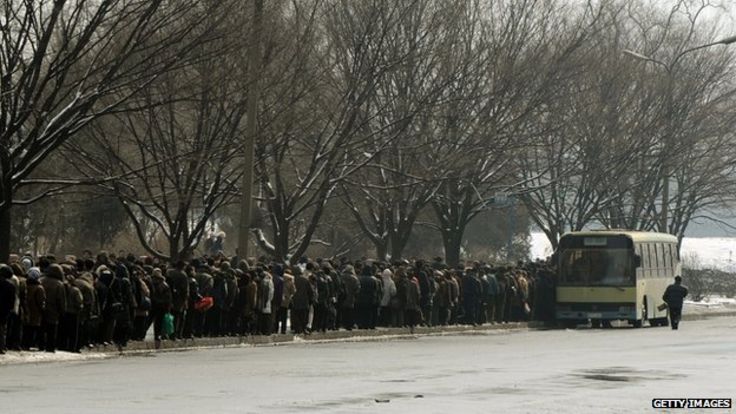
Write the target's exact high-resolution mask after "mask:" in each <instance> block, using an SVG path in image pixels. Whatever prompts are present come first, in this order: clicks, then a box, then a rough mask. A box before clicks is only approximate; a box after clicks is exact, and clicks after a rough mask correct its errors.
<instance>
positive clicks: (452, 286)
mask: <svg viewBox="0 0 736 414" xmlns="http://www.w3.org/2000/svg"><path fill="white" fill-rule="evenodd" d="M447 287H448V292H449V294H450V306H455V305H456V304H457V303H458V301H459V300H460V286H459V285H458V283H457V280H456V279H455V278H454V277H451V278H449V279H448V280H447Z"/></svg>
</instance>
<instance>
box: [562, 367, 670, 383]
mask: <svg viewBox="0 0 736 414" xmlns="http://www.w3.org/2000/svg"><path fill="white" fill-rule="evenodd" d="M572 376H574V377H576V378H584V379H588V380H594V381H603V382H640V381H659V380H670V379H675V378H679V377H681V376H679V375H675V374H672V373H669V372H667V371H662V370H653V369H650V370H638V369H635V368H628V367H609V368H596V369H587V370H581V371H578V372H576V373H573V374H572Z"/></svg>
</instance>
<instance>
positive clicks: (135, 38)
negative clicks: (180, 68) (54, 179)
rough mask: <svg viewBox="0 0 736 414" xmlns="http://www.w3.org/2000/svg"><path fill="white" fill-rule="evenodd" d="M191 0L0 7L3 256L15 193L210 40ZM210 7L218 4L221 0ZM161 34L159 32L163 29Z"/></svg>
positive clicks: (205, 9) (16, 2) (11, 2)
mask: <svg viewBox="0 0 736 414" xmlns="http://www.w3.org/2000/svg"><path fill="white" fill-rule="evenodd" d="M212 6H214V5H210V6H207V5H205V4H203V2H200V1H196V0H183V1H177V2H166V1H163V0H132V1H120V0H99V1H95V2H88V1H79V0H75V1H71V0H70V1H66V0H57V1H53V2H52V1H23V0H6V1H3V2H2V6H0V39H1V40H0V73H1V75H0V259H4V258H7V256H8V253H9V247H10V246H9V239H10V231H11V229H10V222H11V221H10V212H11V205H12V204H13V203H30V202H33V201H35V200H37V199H40V198H42V197H44V196H45V195H47V194H49V193H51V192H53V191H52V190H45V191H43V192H42V193H41V194H38V195H35V196H31V197H29V198H28V199H26V200H18V199H15V198H14V194H15V193H16V191H17V190H18V189H19V188H20V187H23V186H26V185H32V184H34V183H35V182H34V181H33V180H27V178H28V177H29V175H30V174H31V173H32V172H33V171H34V170H35V169H36V168H37V167H38V166H39V165H40V164H41V163H42V162H43V161H44V160H45V159H46V158H47V157H48V155H49V154H51V153H53V152H54V151H55V150H56V149H57V148H58V147H59V146H60V145H62V144H63V143H64V142H65V141H66V140H68V139H69V138H70V137H72V136H74V134H76V133H78V132H79V131H80V130H81V129H82V128H84V127H85V126H87V125H88V124H89V123H90V122H92V121H93V120H95V119H97V118H99V117H101V116H103V115H106V114H109V113H112V112H115V111H121V110H124V108H125V107H126V105H127V104H129V103H130V102H131V99H132V97H134V96H135V94H136V93H137V92H138V91H139V90H142V89H145V88H146V87H147V85H148V84H149V83H150V82H151V81H152V80H154V79H155V78H156V77H157V76H159V74H161V73H162V72H165V71H167V70H169V69H171V68H172V67H174V66H176V65H180V64H182V62H184V61H186V59H185V58H186V56H187V53H188V52H189V50H190V49H191V47H192V45H193V44H198V43H202V42H203V41H206V39H209V37H210V34H211V33H210V31H208V30H207V29H206V27H205V25H204V23H205V21H206V20H207V19H206V16H207V15H208V13H210V12H211V7H212ZM216 7H223V6H222V5H221V4H218V5H216ZM162 33H165V35H162Z"/></svg>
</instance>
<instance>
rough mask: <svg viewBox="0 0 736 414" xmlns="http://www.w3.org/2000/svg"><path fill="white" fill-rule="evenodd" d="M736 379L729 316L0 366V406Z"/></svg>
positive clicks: (706, 392)
mask: <svg viewBox="0 0 736 414" xmlns="http://www.w3.org/2000/svg"><path fill="white" fill-rule="evenodd" d="M735 391H736V318H714V319H710V320H702V321H686V322H683V325H682V327H681V329H680V330H679V331H671V330H670V329H669V328H645V329H629V328H622V329H609V330H592V329H580V330H575V331H570V330H567V331H565V330H554V331H521V332H518V331H517V332H510V333H509V332H493V331H491V332H487V333H484V334H482V335H466V336H446V337H422V338H418V339H415V340H395V341H384V342H361V343H330V344H293V345H287V346H277V347H257V348H231V349H216V350H195V351H187V352H176V353H161V354H155V355H153V354H149V355H148V356H132V357H122V358H114V359H108V360H97V361H87V362H74V363H46V364H27V365H9V366H0V407H2V408H0V411H1V412H2V413H29V412H32V413H44V412H49V413H51V412H55V413H58V412H69V413H76V414H82V413H143V412H161V413H164V412H179V413H243V412H252V413H275V412H345V413H352V412H380V413H386V412H436V413H448V412H484V413H491V412H493V413H497V412H528V413H540V412H542V413H545V412H546V413H569V412H573V413H588V412H610V413H620V412H643V413H652V412H658V410H655V409H653V408H651V399H652V398H655V397H663V398H674V397H682V398H685V397H689V398H694V397H718V398H721V397H727V398H736V392H735ZM376 400H378V401H379V402H376ZM681 411H682V412H692V411H687V410H681ZM708 412H718V410H708Z"/></svg>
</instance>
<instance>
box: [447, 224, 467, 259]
mask: <svg viewBox="0 0 736 414" xmlns="http://www.w3.org/2000/svg"><path fill="white" fill-rule="evenodd" d="M464 230H465V229H456V230H455V231H448V232H443V234H442V243H443V244H444V247H445V263H447V265H448V266H450V267H458V266H460V247H461V245H462V240H463V233H464Z"/></svg>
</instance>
